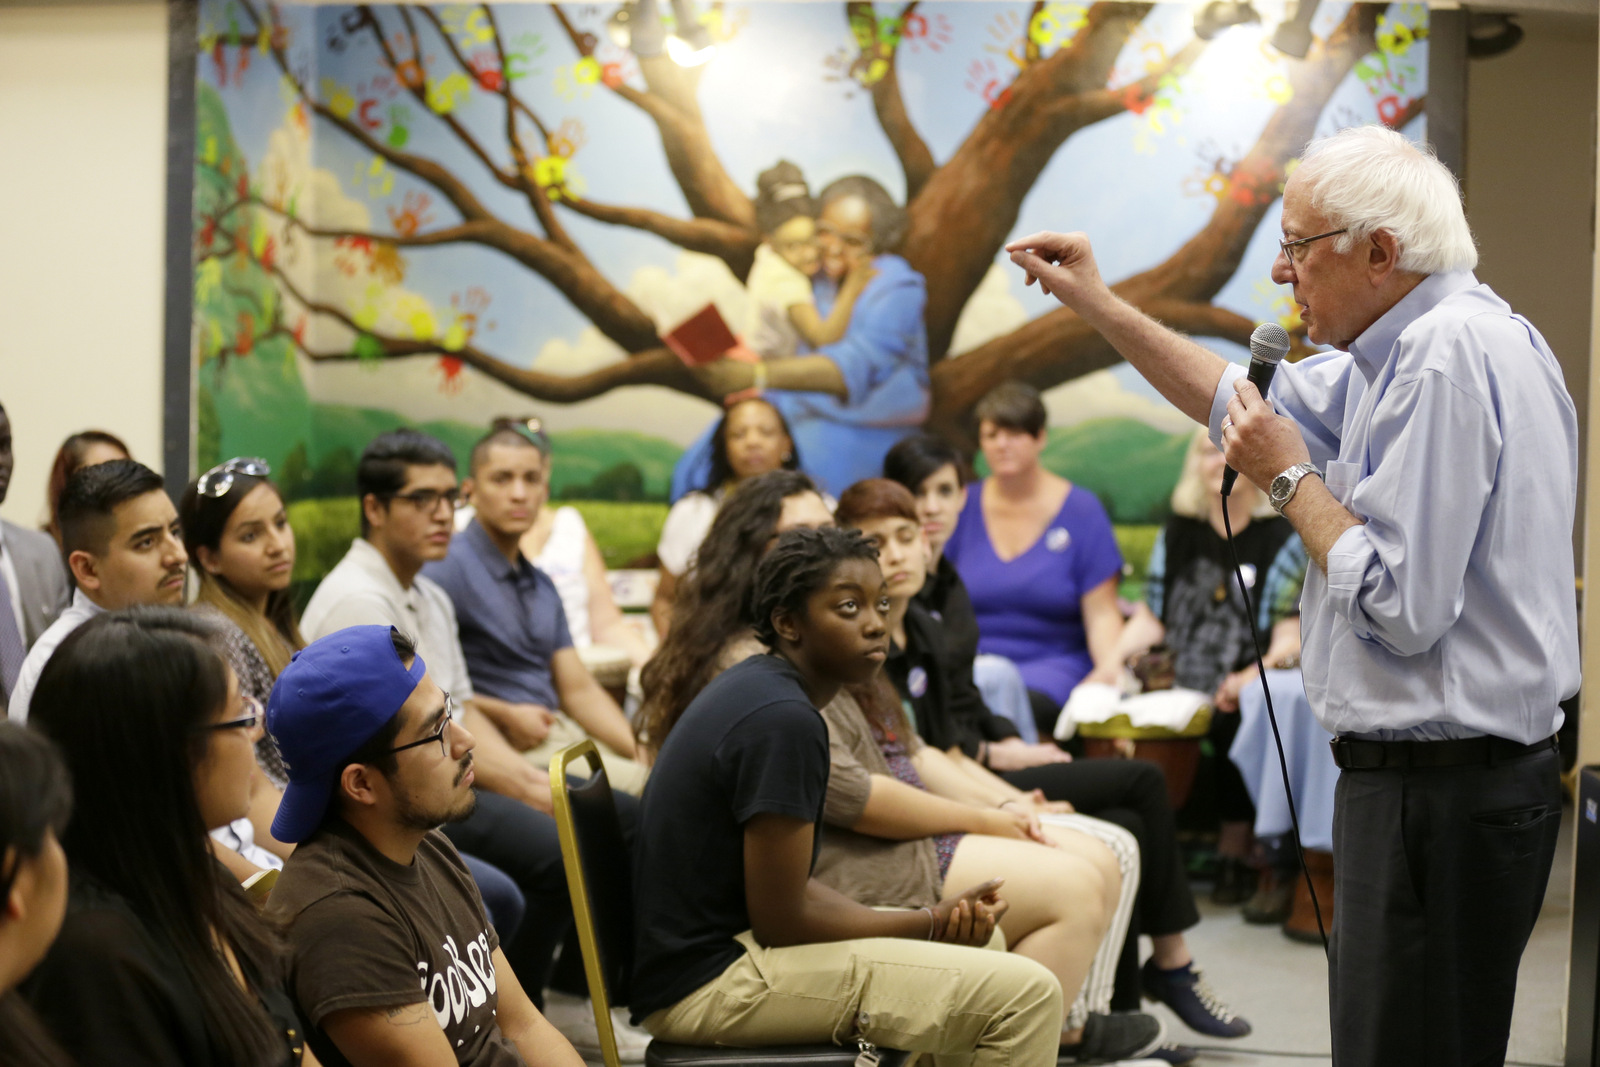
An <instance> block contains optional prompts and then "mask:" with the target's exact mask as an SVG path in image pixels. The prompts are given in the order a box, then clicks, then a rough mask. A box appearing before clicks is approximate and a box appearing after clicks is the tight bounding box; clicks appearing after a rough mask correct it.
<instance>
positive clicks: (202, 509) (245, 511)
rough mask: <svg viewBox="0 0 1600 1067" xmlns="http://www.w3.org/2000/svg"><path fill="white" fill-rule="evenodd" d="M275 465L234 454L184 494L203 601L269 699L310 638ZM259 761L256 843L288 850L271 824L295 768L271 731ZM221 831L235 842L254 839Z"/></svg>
mask: <svg viewBox="0 0 1600 1067" xmlns="http://www.w3.org/2000/svg"><path fill="white" fill-rule="evenodd" d="M271 474H272V470H271V468H270V467H268V466H267V463H266V461H265V460H262V459H250V458H246V457H239V458H236V459H230V460H228V461H227V462H226V463H222V464H219V465H218V466H215V467H213V468H211V469H210V470H208V471H206V472H205V473H204V474H202V475H201V476H200V477H199V478H198V479H196V480H195V482H194V483H193V484H192V485H190V486H189V488H188V490H187V491H185V492H184V494H183V499H182V500H181V501H179V503H178V516H179V518H180V519H181V520H182V522H183V545H184V548H185V549H186V550H187V551H188V553H189V559H190V561H191V562H192V563H193V564H194V568H195V570H196V572H197V573H198V574H199V576H200V592H199V596H198V598H197V599H196V601H195V604H194V609H195V610H196V611H198V612H200V613H201V614H203V615H206V616H207V617H209V618H210V619H211V621H212V622H213V623H214V624H215V625H216V626H217V627H218V629H220V630H221V631H222V634H223V643H224V647H225V648H226V649H227V654H228V665H229V666H230V667H232V668H233V673H234V676H235V677H237V678H238V679H239V689H240V691H241V692H243V693H244V694H245V695H246V696H248V697H251V698H252V699H254V700H255V701H257V702H258V703H260V704H262V705H263V706H265V704H266V702H267V698H268V697H270V696H271V695H272V683H273V682H275V681H276V680H277V678H278V675H279V674H280V673H281V672H282V671H283V668H284V667H286V666H288V665H289V657H290V656H292V655H294V653H295V651H296V650H298V649H300V648H302V647H304V645H305V640H304V639H303V638H302V637H301V636H300V627H299V625H298V624H297V623H296V622H295V617H294V602H293V597H292V596H291V595H290V593H289V581H290V579H291V578H292V577H293V575H294V558H295V556H294V549H295V546H294V530H293V529H291V528H290V526H289V514H288V512H287V511H286V510H285V509H284V506H283V498H282V497H281V496H279V495H278V490H277V487H276V486H274V485H273V484H272V483H271V482H269V481H268V480H267V478H268V477H269V476H270V475H271ZM256 764H257V774H256V781H255V783H254V786H253V790H252V794H251V801H250V822H251V824H252V827H253V829H254V831H255V843H256V844H259V845H260V846H261V847H262V848H264V849H266V850H267V851H268V852H270V853H272V854H273V855H274V856H277V857H278V858H279V859H280V860H281V859H283V858H286V857H287V856H288V855H289V853H290V852H291V851H293V846H291V845H289V844H287V843H285V842H281V841H274V840H273V838H272V834H271V827H272V817H273V815H275V814H276V813H277V810H278V802H279V800H280V799H281V798H282V797H283V787H284V785H285V784H287V783H288V780H289V775H288V771H287V770H286V769H285V768H284V766H283V757H282V756H280V755H279V754H278V747H277V745H275V744H274V743H273V741H272V738H271V737H270V736H267V735H265V734H263V735H262V738H261V740H260V741H258V742H257V743H256ZM224 832H225V833H226V832H228V831H224ZM220 840H221V841H222V843H223V844H225V845H228V846H229V847H230V848H232V849H234V850H235V851H239V850H241V846H242V845H243V844H244V843H243V842H240V841H234V840H229V839H228V838H226V837H223V838H220ZM224 862H226V859H224ZM236 873H237V872H236Z"/></svg>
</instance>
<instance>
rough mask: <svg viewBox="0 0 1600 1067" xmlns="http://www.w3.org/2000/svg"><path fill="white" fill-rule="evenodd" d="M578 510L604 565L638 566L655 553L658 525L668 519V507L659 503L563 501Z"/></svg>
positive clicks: (659, 529) (658, 532) (658, 534)
mask: <svg viewBox="0 0 1600 1067" xmlns="http://www.w3.org/2000/svg"><path fill="white" fill-rule="evenodd" d="M562 503H563V504H570V505H571V506H572V507H575V508H577V509H578V513H579V514H580V515H582V516H583V521H584V522H585V523H586V524H587V525H588V527H589V532H590V533H591V534H593V535H594V540H595V543H596V544H597V545H599V546H600V554H601V555H602V556H604V557H605V561H606V566H607V567H610V568H612V569H613V570H615V569H616V568H619V567H629V566H638V565H639V564H640V563H641V562H642V561H643V560H644V558H645V557H647V556H650V555H652V554H653V553H654V552H655V550H656V542H658V541H660V540H661V524H662V523H664V522H666V520H667V505H666V504H658V503H649V502H645V503H618V502H616V501H612V500H563V501H562Z"/></svg>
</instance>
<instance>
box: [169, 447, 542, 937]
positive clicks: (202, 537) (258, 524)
mask: <svg viewBox="0 0 1600 1067" xmlns="http://www.w3.org/2000/svg"><path fill="white" fill-rule="evenodd" d="M271 474H272V470H271V468H269V467H268V466H267V463H266V461H265V460H262V459H250V458H245V457H240V458H236V459H231V460H229V461H228V462H226V463H223V464H220V465H218V466H216V467H213V468H212V469H211V470H209V471H207V472H206V473H205V474H203V475H201V476H200V477H199V478H198V479H197V480H196V481H195V483H194V484H193V485H191V486H190V487H189V489H188V491H187V492H185V493H184V495H183V500H182V501H181V503H180V507H179V514H180V516H181V517H182V519H183V542H184V547H185V548H187V549H188V552H189V558H190V559H191V560H192V561H193V562H194V564H195V569H196V570H197V571H198V572H199V575H200V594H199V598H198V600H197V601H196V605H195V606H196V609H197V610H199V611H201V612H202V613H204V614H207V615H209V616H210V617H211V619H212V620H213V621H214V622H216V623H217V625H218V626H219V627H221V629H222V632H223V642H224V644H225V646H226V648H227V653H228V662H229V665H230V666H232V667H233V672H234V674H235V675H236V676H237V677H238V679H239V686H240V688H241V689H242V690H243V691H244V692H245V693H246V694H247V695H248V696H251V697H254V698H255V699H256V700H257V701H259V702H261V704H262V705H263V706H265V704H266V702H267V699H268V698H269V697H270V696H271V695H272V685H273V683H274V682H275V681H277V679H278V675H279V674H281V673H283V669H284V668H285V667H287V666H288V665H289V658H290V657H291V656H293V655H294V653H295V652H296V651H298V650H299V649H301V648H304V647H305V643H306V642H305V638H303V637H302V636H300V627H299V624H298V623H297V622H296V621H295V617H294V602H293V597H292V596H291V594H290V592H289V582H290V580H291V579H292V578H293V576H294V560H295V541H294V529H293V527H291V526H290V525H289V514H288V511H287V510H286V509H285V508H284V505H283V497H282V496H280V495H279V493H278V489H277V487H276V486H275V485H273V484H272V483H271V482H270V481H268V480H267V479H268V478H269V477H270V476H271ZM256 762H257V764H258V767H259V770H260V771H261V772H262V773H261V775H260V777H259V778H258V780H257V782H256V784H255V788H254V792H253V793H252V797H251V803H250V823H251V828H252V830H253V831H254V842H255V843H256V844H259V845H260V846H261V847H262V848H263V849H265V850H267V851H268V852H269V853H270V855H271V856H275V857H277V858H278V859H279V860H282V859H284V858H286V857H287V856H288V855H289V853H290V852H292V851H293V850H294V846H293V845H291V844H288V843H287V842H283V841H277V840H275V839H274V838H273V837H272V817H273V816H274V815H275V814H276V813H277V810H278V802H279V801H280V800H281V799H282V797H283V787H284V786H285V785H287V784H288V780H289V777H288V770H287V769H286V768H285V767H284V765H283V757H282V756H281V755H279V753H278V746H277V745H276V744H275V743H274V742H273V740H272V738H271V736H270V735H264V736H263V737H262V739H261V740H260V741H258V742H257V743H256ZM213 836H214V837H216V838H217V840H218V841H219V842H220V843H222V844H223V845H226V846H228V847H229V848H230V849H231V850H233V851H235V852H248V851H249V847H250V845H251V842H249V841H246V840H244V839H243V838H242V837H241V835H240V834H239V833H238V828H236V827H233V826H229V827H227V828H224V829H222V830H219V831H217V832H216V833H215V834H213ZM220 855H221V858H222V860H223V862H224V863H228V864H229V865H230V868H231V869H233V870H234V873H235V874H239V875H241V876H242V877H247V876H248V874H249V873H250V872H248V871H245V870H242V869H240V868H239V867H238V866H237V865H236V864H233V863H232V862H231V857H229V856H228V855H227V854H226V853H222V854H220ZM253 858H255V859H257V860H259V861H261V862H262V863H265V864H266V865H269V866H281V864H278V863H272V862H271V860H270V859H266V858H264V857H260V856H253ZM258 865H259V864H258ZM469 865H470V866H471V867H472V873H473V876H474V877H475V878H477V879H478V880H479V885H480V886H481V888H482V891H483V896H484V900H485V901H486V902H487V903H488V905H489V909H490V913H491V914H492V915H494V916H495V918H496V920H497V925H498V928H499V929H500V930H501V931H502V932H503V933H504V935H505V937H506V938H507V940H509V939H511V937H513V936H514V935H515V933H516V930H517V927H518V926H519V924H520V922H521V915H522V913H523V907H524V902H523V899H522V893H521V891H520V890H518V889H517V887H516V883H514V882H512V881H511V878H510V876H508V875H506V874H505V873H504V872H502V871H500V870H499V869H498V868H495V867H492V866H490V865H489V864H487V863H484V862H483V861H482V860H477V859H473V860H469Z"/></svg>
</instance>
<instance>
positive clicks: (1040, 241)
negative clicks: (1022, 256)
mask: <svg viewBox="0 0 1600 1067" xmlns="http://www.w3.org/2000/svg"><path fill="white" fill-rule="evenodd" d="M1075 236H1077V235H1076V234H1070V233H1055V232H1053V231H1051V230H1040V231H1039V232H1038V233H1030V234H1029V235H1028V236H1026V237H1019V238H1017V239H1016V240H1015V241H1012V242H1010V243H1009V244H1007V245H1006V251H1007V252H1019V251H1032V250H1033V249H1036V248H1047V249H1051V250H1055V249H1058V248H1063V247H1065V246H1066V245H1067V244H1069V243H1070V242H1071V239H1072V238H1073V237H1075Z"/></svg>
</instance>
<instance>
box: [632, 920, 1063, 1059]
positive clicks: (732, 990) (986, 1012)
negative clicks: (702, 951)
mask: <svg viewBox="0 0 1600 1067" xmlns="http://www.w3.org/2000/svg"><path fill="white" fill-rule="evenodd" d="M738 941H739V943H740V944H742V945H743V946H744V947H745V954H744V955H743V956H741V957H739V959H737V960H735V961H734V962H733V963H732V964H731V965H730V966H729V967H728V969H727V970H726V971H724V972H722V974H721V975H719V976H718V977H717V978H714V979H713V980H711V981H710V982H707V983H706V984H705V985H703V986H701V987H700V988H699V989H697V990H695V991H694V992H693V993H690V994H689V995H688V996H687V997H684V998H683V999H682V1000H680V1001H679V1002H678V1003H676V1004H674V1005H673V1006H672V1007H670V1008H663V1009H662V1010H660V1011H657V1012H654V1013H652V1014H651V1015H650V1016H649V1017H648V1018H646V1019H645V1020H644V1026H645V1029H646V1030H649V1031H650V1033H651V1034H652V1035H653V1036H655V1037H659V1038H661V1039H662V1040H664V1041H675V1042H679V1043H682V1044H689V1045H728V1046H733V1047H744V1048H759V1047H761V1046H764V1045H794V1044H805V1043H808V1042H819V1041H832V1042H834V1043H836V1044H850V1043H853V1042H854V1041H855V1039H857V1038H862V1039H864V1040H866V1041H870V1042H871V1043H873V1044H874V1045H878V1046H881V1047H883V1048H893V1049H903V1050H905V1051H909V1052H918V1053H927V1054H929V1055H931V1056H932V1057H933V1062H934V1063H935V1064H936V1065H937V1067H969V1065H970V1067H1002V1065H1004V1067H1041V1065H1048V1064H1053V1063H1055V1062H1056V1058H1057V1055H1058V1051H1059V1048H1060V1044H1061V985H1060V983H1058V982H1057V981H1056V979H1055V976H1054V975H1052V974H1051V973H1050V972H1049V971H1047V970H1046V969H1045V968H1044V967H1042V966H1040V965H1039V964H1037V963H1035V962H1033V961H1032V960H1030V959H1026V958H1024V957H1022V956H1018V955H1016V954H1014V953H1009V952H1004V951H998V952H992V951H988V950H986V949H981V948H963V947H959V946H955V945H944V944H938V943H930V942H926V941H911V940H906V939H902V938H888V937H877V938H869V939H866V940H861V941H834V942H829V943H826V944H819V945H795V946H791V947H789V948H762V947H761V946H760V945H758V944H756V941H755V938H754V937H753V936H752V935H751V934H750V932H749V931H746V932H745V933H742V934H740V935H739V937H738ZM1003 946H1004V942H1003V941H1002V942H1001V943H1000V946H999V947H1002V948H1003Z"/></svg>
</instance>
